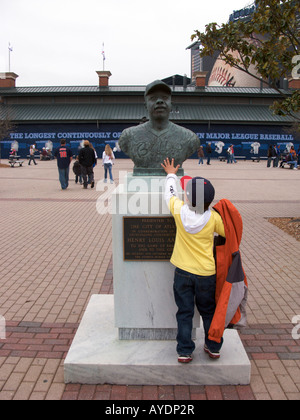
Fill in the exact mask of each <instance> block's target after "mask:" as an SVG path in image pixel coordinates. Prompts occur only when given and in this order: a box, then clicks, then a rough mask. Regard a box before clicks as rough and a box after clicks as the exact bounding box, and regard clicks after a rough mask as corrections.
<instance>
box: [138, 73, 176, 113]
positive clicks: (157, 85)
mask: <svg viewBox="0 0 300 420" xmlns="http://www.w3.org/2000/svg"><path fill="white" fill-rule="evenodd" d="M171 94H172V91H171V88H170V86H168V85H167V84H166V83H164V82H163V81H161V80H155V81H154V82H152V83H150V84H149V85H147V86H146V90H145V95H144V96H145V104H146V108H147V110H148V113H149V119H150V121H153V120H168V119H169V115H170V112H171V106H172V103H171Z"/></svg>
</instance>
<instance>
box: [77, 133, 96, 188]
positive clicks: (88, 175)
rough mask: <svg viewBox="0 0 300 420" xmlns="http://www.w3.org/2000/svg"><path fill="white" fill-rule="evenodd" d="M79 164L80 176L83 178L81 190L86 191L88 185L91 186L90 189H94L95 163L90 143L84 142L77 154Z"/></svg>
mask: <svg viewBox="0 0 300 420" xmlns="http://www.w3.org/2000/svg"><path fill="white" fill-rule="evenodd" d="M78 159H79V163H80V165H81V174H82V178H83V188H84V189H87V186H88V183H90V184H91V188H94V185H95V181H94V170H93V165H95V164H96V163H97V159H96V156H95V152H94V149H92V148H91V147H90V142H89V141H88V140H84V143H83V148H82V149H81V150H80V151H79V154H78Z"/></svg>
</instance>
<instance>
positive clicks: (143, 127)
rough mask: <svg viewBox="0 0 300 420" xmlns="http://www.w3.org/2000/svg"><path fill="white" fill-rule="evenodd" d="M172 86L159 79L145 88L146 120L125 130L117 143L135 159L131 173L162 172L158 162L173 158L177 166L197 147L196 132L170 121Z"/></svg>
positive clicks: (180, 172)
mask: <svg viewBox="0 0 300 420" xmlns="http://www.w3.org/2000/svg"><path fill="white" fill-rule="evenodd" d="M171 93H172V91H171V88H170V87H169V86H168V85H167V84H166V83H164V82H162V81H161V80H156V81H154V82H152V83H150V84H149V85H148V86H147V87H146V90H145V103H146V107H147V110H148V113H149V121H147V122H145V123H143V124H140V125H138V126H134V127H130V128H127V129H125V130H124V131H123V132H122V134H121V137H120V140H119V146H120V148H121V150H122V151H123V152H124V153H126V154H127V155H128V156H129V157H130V158H131V159H132V161H133V162H134V170H133V175H135V176H136V175H164V170H163V169H162V167H161V163H162V162H163V161H164V159H166V158H169V159H170V160H171V159H172V158H174V165H175V166H177V165H180V169H179V172H178V174H179V175H182V174H183V169H182V168H181V165H182V163H183V162H184V161H185V160H186V159H187V158H188V157H190V156H191V155H192V154H193V153H194V152H195V151H196V150H197V149H198V148H199V146H200V140H199V138H198V137H197V135H196V134H195V133H193V132H192V131H191V130H188V129H186V128H184V127H180V126H179V125H177V124H174V123H172V122H170V121H169V115H170V112H171Z"/></svg>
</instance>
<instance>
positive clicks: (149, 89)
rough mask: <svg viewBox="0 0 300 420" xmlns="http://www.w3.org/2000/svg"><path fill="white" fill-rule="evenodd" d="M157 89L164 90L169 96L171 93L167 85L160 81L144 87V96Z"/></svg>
mask: <svg viewBox="0 0 300 420" xmlns="http://www.w3.org/2000/svg"><path fill="white" fill-rule="evenodd" d="M157 89H162V90H165V91H166V92H168V93H169V94H170V95H171V93H172V90H171V88H170V86H169V85H167V84H166V83H165V82H163V81H162V80H155V81H154V82H152V83H149V85H147V86H146V90H145V96H147V95H149V93H151V92H153V91H154V90H157Z"/></svg>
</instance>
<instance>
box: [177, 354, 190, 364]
mask: <svg viewBox="0 0 300 420" xmlns="http://www.w3.org/2000/svg"><path fill="white" fill-rule="evenodd" d="M192 360H193V356H192V355H191V354H188V355H183V354H179V355H178V362H179V363H190V362H191V361H192Z"/></svg>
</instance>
